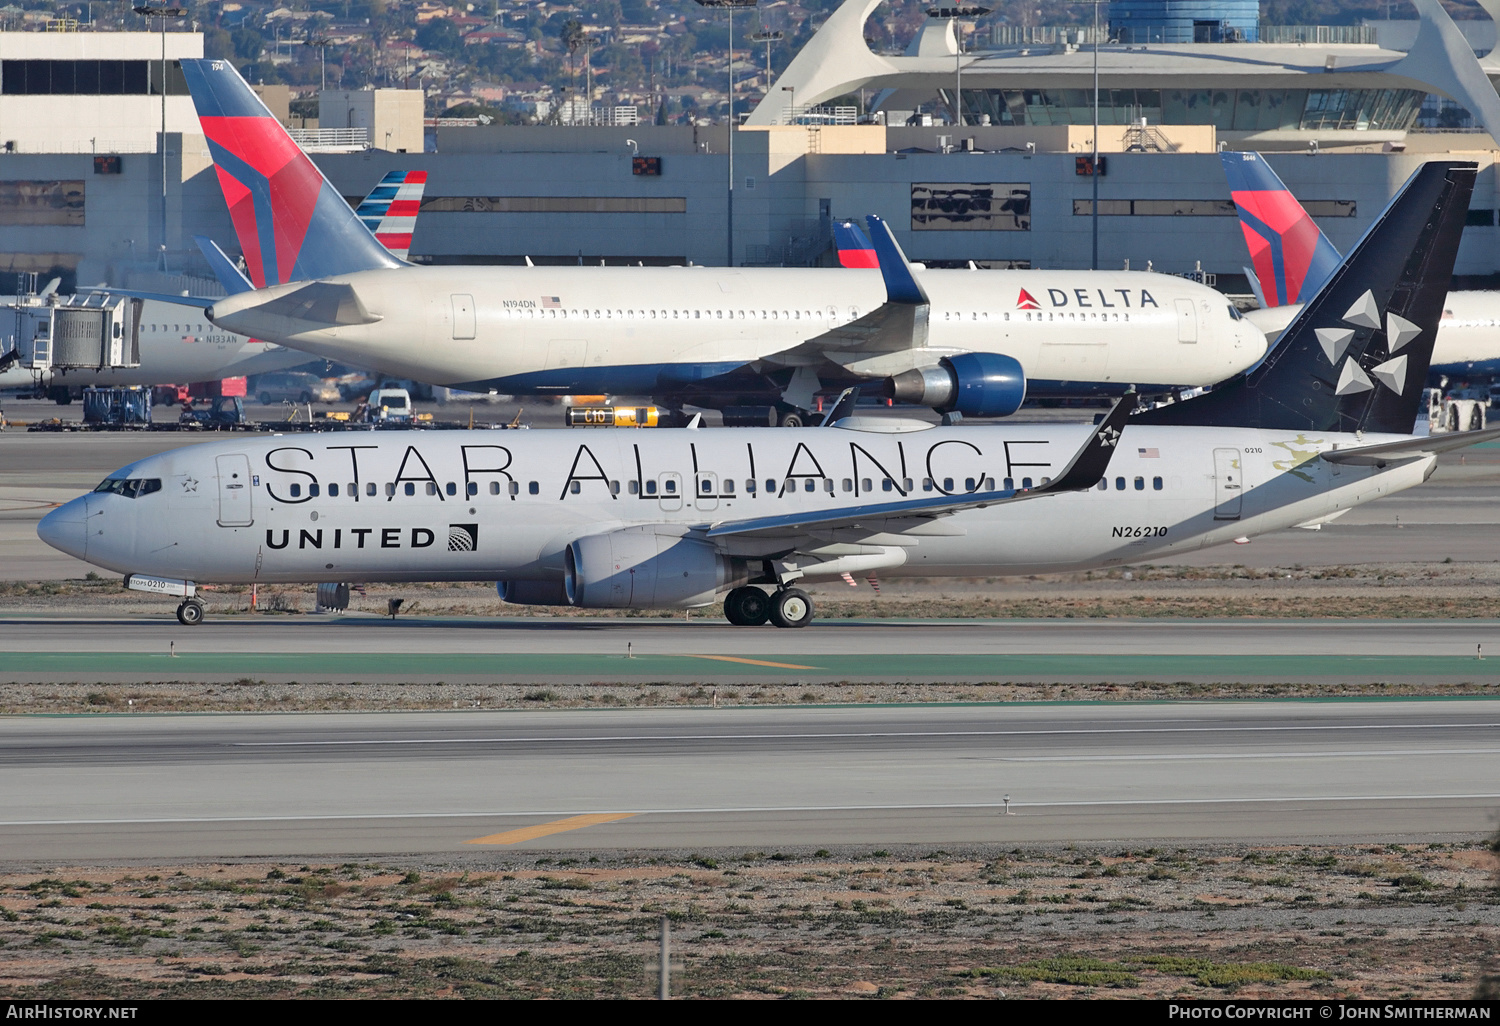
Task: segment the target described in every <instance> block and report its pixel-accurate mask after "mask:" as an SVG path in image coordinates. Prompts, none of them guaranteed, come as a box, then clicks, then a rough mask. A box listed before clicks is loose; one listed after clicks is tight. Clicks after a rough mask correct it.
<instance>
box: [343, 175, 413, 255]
mask: <svg viewBox="0 0 1500 1026" xmlns="http://www.w3.org/2000/svg"><path fill="white" fill-rule="evenodd" d="M425 188H427V172H426V171H392V172H391V173H390V174H388V175H386V176H385V177H384V178H382V179H381V180H380V184H379V185H377V186H375V188H374V189H372V190H371V191H370V195H368V196H366V197H365V200H364V202H363V203H361V204H360V205H359V208H358V209H357V210H355V213H356V214H358V215H359V219H360V220H361V221H363V222H364V225H365V227H366V228H368V229H370V231H371V232H372V233H373V234H374V235H375V238H376V239H378V240H379V242H380V244H381V245H382V246H384V247H385V248H386V249H388V250H390V251H391V254H392V255H393V256H395V257H397V258H398V259H401V260H405V259H406V256H407V254H408V253H410V252H411V235H412V232H413V231H414V230H415V229H416V226H417V212H418V211H419V210H420V208H421V206H422V190H424V189H425Z"/></svg>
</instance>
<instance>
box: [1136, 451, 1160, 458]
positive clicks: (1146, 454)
mask: <svg viewBox="0 0 1500 1026" xmlns="http://www.w3.org/2000/svg"><path fill="white" fill-rule="evenodd" d="M1136 453H1137V455H1139V456H1140V458H1141V459H1143V460H1159V459H1161V450H1160V449H1137V450H1136Z"/></svg>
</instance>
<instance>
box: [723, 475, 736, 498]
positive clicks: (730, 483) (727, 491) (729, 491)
mask: <svg viewBox="0 0 1500 1026" xmlns="http://www.w3.org/2000/svg"><path fill="white" fill-rule="evenodd" d="M723 491H724V495H725V496H726V497H727V496H730V495H733V494H734V478H732V477H726V478H725V479H724V488H723Z"/></svg>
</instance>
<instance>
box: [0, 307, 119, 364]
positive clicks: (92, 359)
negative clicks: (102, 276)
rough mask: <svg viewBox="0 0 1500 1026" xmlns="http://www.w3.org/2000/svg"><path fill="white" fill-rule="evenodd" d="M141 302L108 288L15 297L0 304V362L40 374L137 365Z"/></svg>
mask: <svg viewBox="0 0 1500 1026" xmlns="http://www.w3.org/2000/svg"><path fill="white" fill-rule="evenodd" d="M141 305H142V301H141V300H139V299H130V298H127V297H125V296H117V295H113V294H111V293H108V292H88V293H85V294H82V295H74V296H57V295H31V296H16V297H14V298H12V299H11V301H10V302H9V303H7V304H6V305H5V306H4V307H0V348H3V350H4V352H3V355H0V363H14V364H18V365H19V366H21V367H24V368H26V369H27V370H30V371H33V372H35V373H37V374H39V375H40V374H50V373H53V372H57V371H63V372H66V371H69V370H113V369H116V368H129V367H139V366H140V365H141V337H140V314H141Z"/></svg>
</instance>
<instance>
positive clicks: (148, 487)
mask: <svg viewBox="0 0 1500 1026" xmlns="http://www.w3.org/2000/svg"><path fill="white" fill-rule="evenodd" d="M94 491H96V492H111V493H113V494H115V495H123V496H125V498H127V499H138V498H140V497H141V496H142V495H150V494H151V493H152V492H159V491H161V478H159V477H131V478H124V477H107V478H105V479H104V480H103V481H100V482H99V487H98V488H95V489H94Z"/></svg>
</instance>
